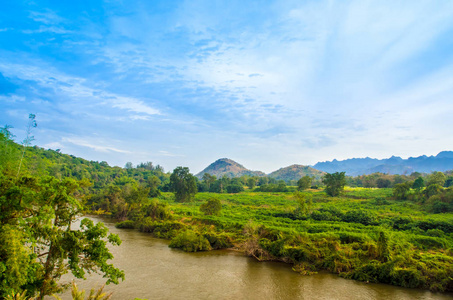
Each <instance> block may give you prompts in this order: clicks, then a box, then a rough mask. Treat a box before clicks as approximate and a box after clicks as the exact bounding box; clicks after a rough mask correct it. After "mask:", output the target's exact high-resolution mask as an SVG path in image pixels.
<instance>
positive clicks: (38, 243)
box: [0, 174, 124, 299]
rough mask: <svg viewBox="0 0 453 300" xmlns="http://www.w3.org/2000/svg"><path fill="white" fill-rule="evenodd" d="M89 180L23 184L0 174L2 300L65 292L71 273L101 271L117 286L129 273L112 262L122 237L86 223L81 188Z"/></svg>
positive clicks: (22, 180) (23, 179) (26, 181)
mask: <svg viewBox="0 0 453 300" xmlns="http://www.w3.org/2000/svg"><path fill="white" fill-rule="evenodd" d="M86 185H87V182H86V181H85V182H84V181H76V180H73V179H70V178H66V179H63V180H58V179H56V178H55V177H51V176H46V177H42V178H39V179H38V178H36V177H32V176H22V177H20V178H19V179H18V180H17V179H15V178H13V177H11V176H5V175H2V174H0V187H1V188H0V225H1V226H0V228H1V232H0V298H2V297H4V296H5V294H15V293H20V292H22V291H23V290H25V289H26V290H27V293H28V296H35V295H36V294H37V295H38V299H43V298H44V296H46V295H51V294H53V293H56V292H59V291H61V289H62V287H61V285H60V284H59V283H58V281H59V279H60V277H61V276H62V275H63V274H65V273H67V272H71V273H72V274H73V275H74V276H75V277H77V278H84V276H85V274H86V272H89V273H91V272H100V273H103V274H104V277H106V278H107V279H108V280H107V283H110V282H113V283H118V281H119V279H124V272H123V271H121V270H119V269H117V268H115V267H114V266H113V265H112V264H110V263H108V260H110V259H112V258H113V256H112V254H111V253H110V252H109V250H108V248H107V243H111V244H113V245H119V244H120V243H121V240H120V239H119V238H118V236H117V235H113V234H110V235H109V234H108V229H107V228H106V227H105V226H104V225H103V224H102V223H98V224H94V223H93V221H91V220H89V219H83V220H82V221H81V223H80V229H73V228H72V225H73V223H74V222H75V221H76V220H77V218H79V217H80V216H81V214H82V211H83V204H82V201H83V199H82V197H81V194H80V192H79V191H80V189H81V188H82V187H84V186H86Z"/></svg>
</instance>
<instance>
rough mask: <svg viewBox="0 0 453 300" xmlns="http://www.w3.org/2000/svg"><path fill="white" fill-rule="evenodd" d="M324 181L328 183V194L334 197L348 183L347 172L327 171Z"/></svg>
mask: <svg viewBox="0 0 453 300" xmlns="http://www.w3.org/2000/svg"><path fill="white" fill-rule="evenodd" d="M322 182H323V183H324V184H325V185H326V189H325V190H326V193H327V195H329V196H332V197H336V196H339V195H340V193H341V192H342V191H343V190H344V186H345V185H346V177H345V172H336V173H332V174H330V173H327V174H326V175H324V177H323V179H322Z"/></svg>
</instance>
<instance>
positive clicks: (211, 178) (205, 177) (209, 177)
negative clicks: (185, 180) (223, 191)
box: [202, 173, 216, 191]
mask: <svg viewBox="0 0 453 300" xmlns="http://www.w3.org/2000/svg"><path fill="white" fill-rule="evenodd" d="M202 179H203V181H204V183H205V184H206V187H207V189H208V191H209V189H210V188H211V184H213V183H214V182H215V181H216V177H215V175H211V174H209V173H204V174H203V177H202Z"/></svg>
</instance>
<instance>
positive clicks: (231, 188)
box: [226, 184, 244, 194]
mask: <svg viewBox="0 0 453 300" xmlns="http://www.w3.org/2000/svg"><path fill="white" fill-rule="evenodd" d="M226 190H227V193H230V194H236V193H240V192H243V191H244V187H243V186H242V185H239V184H230V185H227V187H226Z"/></svg>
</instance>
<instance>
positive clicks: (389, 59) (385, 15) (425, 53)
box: [0, 0, 453, 173]
mask: <svg viewBox="0 0 453 300" xmlns="http://www.w3.org/2000/svg"><path fill="white" fill-rule="evenodd" d="M29 113H34V114H36V120H37V123H38V127H37V128H35V129H34V131H33V135H34V137H35V139H36V140H35V141H34V143H35V144H36V145H38V146H40V147H44V148H51V149H61V151H62V152H64V153H68V154H73V155H76V156H80V157H83V158H85V159H88V160H98V161H102V160H105V161H107V162H108V163H109V164H110V165H119V166H124V164H125V163H126V162H128V161H131V162H133V163H134V164H137V163H139V162H145V161H152V162H153V163H154V164H160V165H162V166H163V167H164V168H165V170H167V171H171V170H173V168H175V167H176V166H187V167H189V168H190V169H191V171H192V172H193V173H197V172H199V171H201V170H202V169H203V168H205V167H206V166H207V165H209V164H210V163H211V162H213V161H214V160H216V159H218V158H223V157H227V158H231V159H233V160H235V161H237V162H239V163H241V164H243V165H244V166H245V167H247V168H249V169H253V170H261V171H264V172H271V171H274V170H276V169H278V168H280V167H285V166H288V165H291V164H303V165H308V164H315V163H316V162H318V161H325V160H332V159H346V158H351V157H366V156H369V157H375V158H386V157H390V156H392V155H397V156H401V157H403V158H407V157H410V156H419V155H423V154H426V155H435V154H437V153H438V152H440V151H443V150H453V137H452V133H453V130H452V128H453V117H452V116H453V2H452V1H449V0H446V1H364V0H360V1H284V0H281V1H197V0H192V1H151V0H150V1H134V0H132V1H119V0H118V1H115V0H106V1H99V0H91V1H39V0H37V1H13V0H6V3H3V4H2V10H1V11H0V124H1V125H2V126H3V125H4V124H8V125H12V126H14V129H13V133H14V134H15V135H16V136H17V140H18V141H20V140H23V139H24V135H25V128H26V123H27V117H28V114H29Z"/></svg>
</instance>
